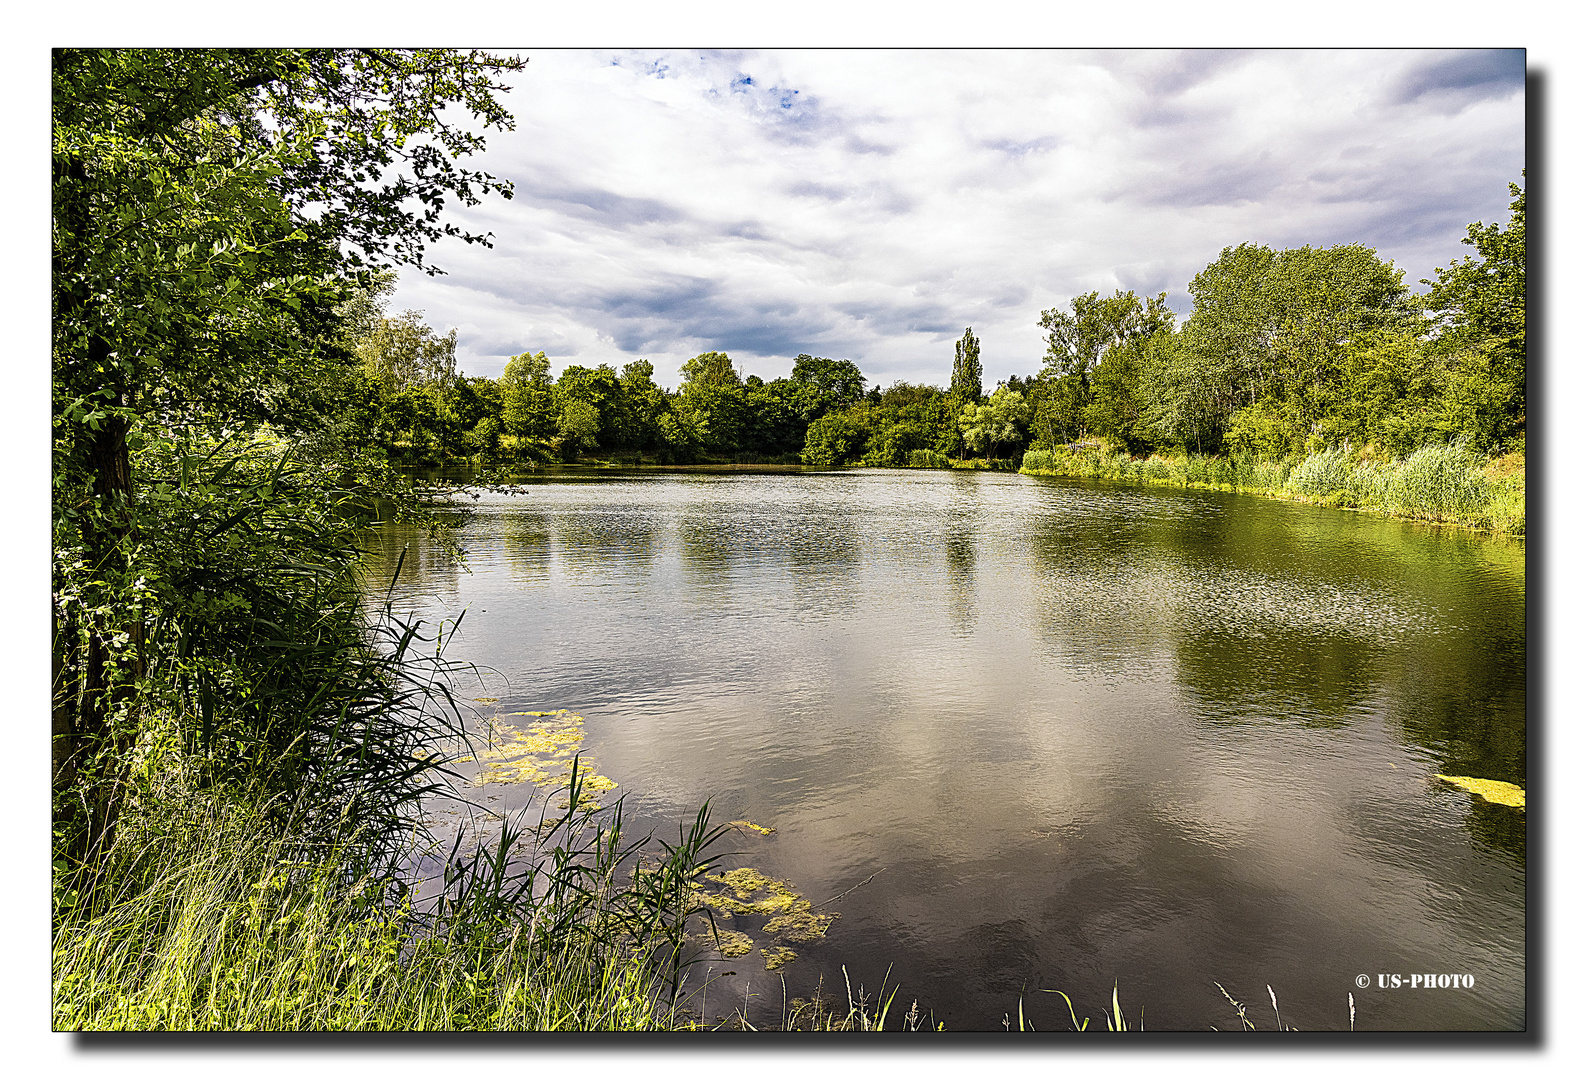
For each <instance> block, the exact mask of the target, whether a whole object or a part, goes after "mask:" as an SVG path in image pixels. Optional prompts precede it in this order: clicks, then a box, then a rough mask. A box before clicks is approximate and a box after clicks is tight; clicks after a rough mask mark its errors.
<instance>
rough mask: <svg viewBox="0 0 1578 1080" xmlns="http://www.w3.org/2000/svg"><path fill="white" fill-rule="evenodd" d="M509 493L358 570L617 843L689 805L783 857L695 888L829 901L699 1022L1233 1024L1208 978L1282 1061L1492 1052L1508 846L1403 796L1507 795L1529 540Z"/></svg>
mask: <svg viewBox="0 0 1578 1080" xmlns="http://www.w3.org/2000/svg"><path fill="white" fill-rule="evenodd" d="M519 482H520V483H521V484H522V485H523V488H522V490H521V492H520V493H519V494H514V495H510V494H503V493H499V492H493V491H487V490H481V489H479V490H477V491H476V494H477V496H478V497H477V498H475V499H472V498H470V497H463V498H462V500H461V501H462V502H464V503H465V504H467V505H468V506H469V507H470V508H471V511H472V513H471V514H470V516H469V518H468V520H467V521H466V523H465V524H464V526H463V527H462V528H461V529H460V531H459V542H460V545H461V547H462V548H464V549H465V551H466V555H465V558H464V561H463V562H457V561H456V560H455V559H454V558H452V557H450V556H447V555H445V554H444V552H443V551H442V550H441V549H439V548H437V547H429V546H427V545H425V544H424V543H423V541H422V539H421V537H420V536H418V535H415V534H413V533H412V532H411V531H410V530H407V529H402V528H400V527H395V526H389V527H385V528H384V529H382V530H381V531H380V532H379V533H378V534H377V536H376V537H375V538H374V541H373V545H372V546H373V557H372V563H371V566H372V568H373V573H374V575H375V578H376V577H377V576H378V575H382V580H383V581H384V582H385V583H386V582H387V573H388V571H389V569H390V568H392V566H393V560H394V558H395V557H397V555H398V552H399V551H400V550H401V549H402V548H404V547H405V546H406V545H407V544H409V545H410V547H409V553H408V555H407V558H406V564H405V567H404V569H403V571H402V574H401V576H400V579H399V581H398V582H397V583H396V586H395V593H394V595H395V596H396V598H397V608H398V609H400V610H404V611H410V612H414V613H416V614H418V615H420V616H421V617H423V618H424V619H427V620H429V621H430V622H435V621H437V620H441V619H451V620H452V619H454V618H455V617H456V616H457V615H459V614H460V613H461V612H462V611H464V612H465V615H464V619H463V621H462V622H461V625H460V629H459V632H458V633H457V634H456V635H455V636H454V637H453V639H452V640H451V641H450V642H449V643H448V645H447V646H446V653H447V655H448V656H449V657H450V658H451V659H457V660H463V661H466V662H469V663H473V664H475V665H476V666H477V669H478V672H479V675H480V681H475V680H473V681H468V682H467V683H466V684H465V685H462V686H460V687H459V693H460V694H461V696H463V697H471V698H477V697H491V698H497V699H498V700H497V702H496V703H495V702H487V703H484V704H481V705H478V706H477V708H479V709H480V710H482V711H483V712H484V714H486V713H488V712H490V711H493V712H499V713H508V712H521V711H552V710H558V709H568V710H572V711H573V712H575V713H577V714H579V715H580V716H582V717H584V718H585V728H584V730H585V740H584V750H585V752H586V753H587V754H588V755H589V756H590V757H591V758H592V759H594V761H595V767H596V769H597V771H598V772H600V773H602V774H603V775H605V776H607V777H610V778H612V779H613V780H614V781H616V782H617V783H618V784H619V788H618V789H617V791H616V792H615V794H616V795H623V796H624V797H625V800H626V808H627V810H628V811H630V812H631V813H632V814H633V816H634V817H635V818H637V819H638V820H639V821H640V822H642V823H643V825H644V826H655V827H658V828H659V829H660V834H662V835H668V836H672V835H673V833H674V832H675V831H676V830H677V829H678V827H679V824H680V823H681V821H682V820H684V819H686V818H688V817H690V816H691V815H693V814H694V812H695V810H696V808H697V807H698V806H699V805H700V804H701V803H702V801H703V800H710V803H711V808H712V817H713V820H714V821H717V822H722V821H728V820H731V819H743V820H748V821H750V822H753V823H757V824H759V825H761V826H764V827H767V828H771V829H773V830H775V831H774V832H773V833H772V834H771V835H766V836H763V835H758V834H756V833H754V832H743V833H740V834H736V835H731V836H730V837H729V838H728V841H727V843H726V844H725V845H724V847H725V849H726V850H729V851H733V852H736V853H737V854H734V855H732V856H730V857H728V858H726V859H723V860H721V863H720V865H721V866H724V867H736V866H749V867H752V868H756V869H758V870H760V871H761V873H762V874H764V875H768V876H770V877H773V878H777V879H782V880H785V881H788V882H791V883H792V884H793V888H794V889H795V891H796V892H797V893H799V894H800V895H803V896H805V897H807V898H809V899H811V900H812V901H813V902H816V903H821V902H822V901H823V900H825V899H826V898H830V897H834V896H836V895H838V894H840V893H846V891H847V894H846V895H844V896H842V897H841V898H840V899H838V900H837V901H836V902H834V903H832V904H831V905H828V906H827V907H826V908H825V910H827V911H830V912H831V911H836V912H837V913H838V918H837V919H836V920H834V921H833V922H832V924H831V926H830V928H829V929H828V930H827V933H826V935H825V937H823V938H821V939H820V940H817V941H813V942H809V943H795V944H793V945H792V946H791V947H792V948H793V950H794V952H795V953H796V954H797V957H798V958H797V959H796V960H794V961H793V962H792V963H789V964H788V965H786V966H785V967H783V968H781V969H780V970H777V971H768V970H766V969H765V967H764V959H763V953H762V952H761V949H762V948H767V947H770V946H776V945H780V944H783V943H782V942H781V941H778V940H773V939H771V936H770V935H762V934H761V933H760V932H759V931H753V930H749V929H748V930H747V933H748V935H749V936H750V937H751V938H752V939H753V940H752V942H751V944H752V946H753V951H752V952H751V953H749V954H748V955H745V956H741V957H738V958H735V959H723V958H719V959H716V960H714V961H712V962H710V963H704V964H702V965H700V966H699V967H698V968H697V969H695V970H696V975H697V976H698V977H699V976H701V975H702V974H703V973H704V972H705V971H706V970H707V969H708V968H709V967H710V969H711V971H712V973H713V974H714V975H717V974H718V973H719V972H723V971H732V972H736V974H735V975H733V976H730V977H727V978H723V979H720V980H719V981H718V982H716V983H714V984H713V985H712V986H710V987H709V989H708V991H707V999H706V1012H707V1016H708V1018H709V1019H710V1018H711V1017H713V1016H714V1015H717V1016H721V1015H724V1014H726V1013H727V1012H728V1011H730V1010H732V1009H734V1008H737V1007H739V1006H740V1005H741V1004H742V1003H746V1004H748V1008H749V1011H750V1014H751V1015H752V1016H753V1017H757V1018H765V1019H763V1022H764V1023H769V1024H770V1023H771V1022H772V1019H773V1018H774V1017H777V1016H779V1015H780V1014H781V1011H782V1008H783V1002H784V995H785V993H787V994H788V996H790V997H796V996H798V997H809V996H810V994H811V993H812V991H814V990H815V989H816V987H817V984H818V980H819V979H820V980H824V981H825V985H826V991H827V993H828V994H829V996H833V995H834V992H835V991H836V997H837V1000H840V1001H842V1000H843V997H844V993H845V991H844V974H843V972H844V969H847V971H848V975H849V978H850V980H851V981H852V982H853V983H854V985H855V986H856V987H857V988H858V987H860V986H861V985H864V986H865V988H866V989H867V991H868V992H873V991H875V990H876V989H877V988H878V987H879V986H880V985H882V984H883V983H884V981H886V985H887V986H888V987H889V988H890V989H891V988H892V986H893V985H894V984H895V983H897V984H898V985H899V987H900V989H899V993H898V998H897V999H896V1000H895V1005H894V1010H895V1012H898V1011H901V1010H902V1009H906V1008H908V1007H909V1004H910V1002H911V1001H912V1000H918V1002H919V1008H920V1013H921V1015H922V1017H926V1016H928V1015H929V1016H930V1017H932V1018H933V1019H934V1020H940V1021H942V1022H943V1023H944V1024H945V1025H946V1026H947V1027H948V1028H950V1029H972V1028H986V1029H991V1028H997V1029H1001V1027H1002V1024H1003V1017H1004V1014H1011V1016H1012V1018H1013V1024H1014V1026H1015V1027H1017V1026H1018V1008H1019V1002H1020V998H1021V995H1023V998H1024V1008H1025V1014H1026V1017H1027V1018H1028V1020H1029V1021H1030V1022H1031V1023H1033V1024H1034V1025H1035V1026H1036V1027H1037V1029H1040V1030H1046V1029H1061V1028H1066V1027H1067V1026H1068V1022H1069V1015H1068V1008H1067V1006H1066V1005H1065V1004H1064V1003H1063V1000H1062V999H1061V998H1059V997H1058V996H1057V995H1056V994H1052V993H1045V992H1043V991H1050V990H1058V991H1062V992H1064V993H1066V994H1068V995H1069V996H1070V997H1071V998H1072V999H1073V1001H1074V1004H1075V1006H1076V1008H1077V1009H1078V1010H1079V1013H1080V1016H1081V1017H1084V1016H1092V1017H1093V1019H1092V1021H1091V1025H1092V1027H1096V1028H1104V1027H1105V1020H1104V1018H1103V1014H1102V1007H1103V1006H1104V1005H1110V1002H1111V996H1112V990H1113V984H1114V981H1116V982H1117V984H1118V985H1119V988H1120V993H1121V1000H1122V1004H1123V1008H1124V1011H1125V1013H1126V1014H1128V1016H1129V1018H1130V1019H1131V1021H1133V1020H1134V1019H1135V1018H1136V1017H1137V1016H1138V1015H1139V1013H1140V1010H1141V1008H1142V1007H1143V1010H1144V1023H1145V1027H1146V1028H1148V1029H1169V1028H1186V1029H1205V1028H1207V1027H1210V1026H1212V1025H1214V1026H1216V1027H1219V1028H1223V1029H1229V1028H1234V1029H1236V1028H1237V1027H1239V1019H1238V1016H1237V1014H1236V1012H1235V1011H1234V1009H1233V1007H1232V1005H1231V1004H1230V1003H1229V1002H1228V1001H1227V1000H1226V999H1225V997H1224V996H1223V993H1222V991H1221V990H1220V989H1219V988H1218V985H1217V984H1220V985H1221V987H1224V988H1226V990H1227V991H1229V992H1231V993H1232V994H1233V996H1234V997H1235V998H1237V999H1238V1000H1239V1001H1241V1002H1244V1003H1245V1004H1246V1005H1247V1007H1248V1009H1249V1018H1250V1020H1251V1021H1252V1022H1255V1023H1256V1024H1257V1026H1259V1027H1262V1028H1264V1027H1267V1026H1275V1025H1274V1021H1273V1018H1272V1012H1271V1007H1270V1001H1269V998H1268V996H1267V993H1266V986H1267V984H1269V985H1270V986H1271V987H1272V988H1273V989H1274V990H1275V992H1276V995H1277V1001H1278V1005H1279V1007H1280V1011H1281V1015H1282V1018H1283V1020H1284V1021H1286V1022H1287V1023H1290V1024H1292V1025H1294V1026H1296V1027H1299V1028H1300V1029H1304V1030H1314V1029H1337V1028H1341V1029H1346V1028H1347V1026H1348V1023H1349V1015H1348V1008H1349V1003H1348V995H1349V994H1350V993H1352V994H1353V997H1354V1003H1355V1009H1356V1011H1357V1020H1356V1026H1357V1027H1358V1028H1360V1029H1370V1030H1375V1029H1447V1030H1455V1029H1521V1028H1522V1027H1523V1025H1524V1017H1525V985H1524V980H1525V964H1524V948H1525V921H1524V902H1525V868H1524V824H1523V813H1522V811H1521V810H1517V809H1512V808H1509V807H1505V806H1500V805H1496V804H1492V803H1487V802H1486V801H1484V800H1483V799H1481V798H1479V797H1478V796H1474V795H1470V794H1468V793H1467V792H1465V791H1462V790H1460V789H1458V788H1456V787H1453V786H1450V785H1448V784H1445V783H1443V782H1441V781H1439V780H1437V779H1435V776H1436V774H1438V773H1442V774H1447V775H1452V776H1472V777H1480V778H1486V779H1493V780H1503V781H1509V782H1511V783H1514V784H1517V785H1519V786H1523V785H1524V710H1525V632H1524V549H1523V543H1522V541H1521V540H1511V539H1504V538H1497V537H1490V536H1485V535H1479V534H1474V533H1471V532H1468V531H1465V530H1454V529H1442V528H1437V527H1432V526H1427V525H1421V524H1417V523H1409V522H1399V521H1390V520H1385V519H1381V518H1378V517H1373V516H1369V515H1364V514H1357V513H1351V512H1343V511H1338V510H1327V509H1320V508H1316V507H1310V506H1304V505H1299V504H1292V503H1282V502H1276V501H1272V500H1267V499H1259V498H1254V497H1250V496H1238V495H1232V494H1224V493H1215V492H1201V491H1182V490H1173V489H1165V488H1140V487H1126V486H1120V485H1112V484H1098V483H1093V482H1082V481H1075V480H1062V479H1051V478H1042V477H1027V476H1019V475H1013V474H1005V473H976V472H963V471H957V472H946V471H922V470H876V469H869V470H868V469H861V470H848V471H831V472H804V473H800V472H796V471H778V472H753V471H749V470H722V471H718V472H705V471H689V472H663V471H656V470H626V471H591V470H585V471H576V470H573V469H564V470H557V471H546V472H544V473H541V474H538V475H535V476H528V477H524V478H519ZM484 790H485V791H487V796H486V797H487V798H488V799H491V800H492V801H491V802H488V803H487V805H489V806H492V807H495V808H512V807H519V806H522V805H525V803H526V795H527V790H526V789H525V787H524V786H522V785H504V786H503V787H502V788H501V787H500V785H490V787H489V788H488V789H484ZM873 875H874V876H873ZM868 879H869V880H868ZM1392 974H1397V975H1400V976H1401V980H1400V981H1401V983H1402V985H1401V986H1399V987H1392V986H1390V985H1387V986H1385V987H1384V988H1383V987H1381V986H1378V985H1377V979H1378V976H1382V975H1386V976H1390V975H1392ZM1425 974H1431V975H1435V974H1448V975H1452V974H1457V975H1472V977H1473V980H1474V983H1473V986H1472V988H1467V987H1463V986H1461V985H1459V986H1458V987H1455V988H1454V987H1448V988H1446V989H1440V988H1428V987H1426V986H1424V985H1423V984H1422V983H1421V985H1418V986H1413V985H1411V981H1410V980H1411V977H1412V976H1414V975H1421V976H1422V975H1425ZM1361 975H1362V976H1364V977H1365V978H1366V980H1367V981H1368V983H1369V985H1368V986H1366V987H1363V988H1361V987H1359V986H1358V985H1357V981H1358V979H1359V977H1360V976H1361ZM1379 981H1380V982H1382V983H1386V982H1388V980H1387V979H1380V980H1379ZM747 996H748V1000H747ZM697 1004H698V1006H699V1000H698V1002H697Z"/></svg>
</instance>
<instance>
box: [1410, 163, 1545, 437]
mask: <svg viewBox="0 0 1578 1080" xmlns="http://www.w3.org/2000/svg"><path fill="white" fill-rule="evenodd" d="M1507 186H1508V189H1509V190H1510V191H1511V192H1512V202H1511V204H1510V205H1509V207H1508V210H1509V212H1510V217H1509V219H1508V221H1507V227H1506V228H1505V229H1503V228H1502V227H1501V226H1499V225H1497V224H1496V223H1494V222H1492V223H1491V224H1490V225H1485V224H1484V223H1482V222H1478V221H1476V222H1475V223H1474V224H1472V225H1470V226H1469V227H1468V236H1466V237H1464V239H1463V243H1464V244H1467V245H1469V246H1471V247H1473V248H1474V249H1475V251H1476V252H1477V254H1478V256H1479V257H1478V258H1477V259H1476V258H1473V257H1468V258H1465V259H1463V260H1462V261H1461V262H1459V261H1457V260H1454V261H1453V262H1452V264H1451V265H1450V266H1448V267H1447V268H1445V269H1439V268H1438V269H1437V270H1436V280H1435V281H1434V282H1432V283H1430V284H1431V288H1430V295H1429V296H1428V297H1426V299H1425V305H1426V306H1427V307H1428V308H1430V310H1431V311H1434V312H1436V314H1437V317H1438V320H1439V323H1440V325H1441V327H1442V330H1443V332H1444V336H1445V337H1446V339H1447V341H1448V342H1449V343H1451V344H1455V345H1467V346H1468V347H1471V348H1474V349H1476V350H1479V351H1481V352H1483V353H1485V354H1487V356H1488V363H1487V365H1486V368H1487V370H1486V373H1485V377H1486V380H1487V381H1488V382H1490V383H1493V384H1495V385H1496V386H1497V391H1496V393H1497V396H1504V397H1505V399H1506V404H1505V406H1504V408H1505V410H1506V411H1507V413H1508V414H1509V415H1510V417H1511V418H1512V420H1511V423H1510V425H1509V426H1510V427H1511V428H1512V429H1513V431H1514V432H1515V433H1517V434H1520V435H1521V432H1522V425H1523V414H1524V409H1525V393H1526V391H1525V379H1524V363H1525V340H1524V325H1523V324H1524V289H1525V284H1524V264H1525V254H1524V205H1525V204H1524V193H1523V190H1522V189H1521V188H1520V187H1519V186H1518V185H1517V184H1509V185H1507ZM1511 438H1512V434H1511V433H1509V434H1508V435H1507V436H1506V437H1505V439H1506V440H1507V441H1508V442H1509V445H1510V440H1511Z"/></svg>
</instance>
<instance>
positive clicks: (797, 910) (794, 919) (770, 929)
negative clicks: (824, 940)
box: [693, 866, 838, 969]
mask: <svg viewBox="0 0 1578 1080" xmlns="http://www.w3.org/2000/svg"><path fill="white" fill-rule="evenodd" d="M706 880H707V881H710V882H713V883H714V884H716V885H719V886H722V888H719V889H717V890H715V891H709V890H706V889H699V890H697V891H696V892H695V893H693V898H694V900H695V902H696V903H697V904H698V905H701V906H703V907H705V908H707V909H708V910H710V911H712V912H713V913H714V914H715V915H717V916H721V917H723V918H732V917H735V916H756V917H758V918H766V919H767V922H766V923H765V924H764V925H763V926H762V930H763V932H765V933H768V934H772V935H775V936H777V937H778V938H779V939H780V941H779V943H778V944H777V945H776V946H775V947H773V948H766V947H764V948H763V949H762V955H763V956H765V957H766V958H767V961H768V963H767V966H768V968H769V969H777V968H780V967H782V966H783V965H785V964H787V963H790V962H791V961H793V960H794V959H795V952H794V950H793V949H789V948H785V947H784V946H783V944H782V942H783V941H794V942H808V941H816V940H818V939H820V938H821V937H823V936H824V935H825V934H826V933H827V930H828V927H829V926H831V925H832V923H833V920H834V919H836V918H838V914H837V913H836V912H831V913H829V914H826V915H819V914H817V913H816V912H815V911H813V910H812V907H811V901H809V900H807V899H806V898H805V897H803V896H801V895H800V894H799V893H797V892H795V890H794V886H793V884H792V883H790V882H788V881H780V880H779V879H777V878H772V877H768V876H767V875H766V874H764V873H762V872H761V871H760V870H757V869H756V868H754V867H750V866H742V867H739V868H738V869H735V870H729V871H725V872H724V873H721V874H708V875H707V876H706ZM725 933H730V934H734V933H738V931H722V930H719V931H718V934H719V937H720V939H721V938H722V936H723V935H724V934H725ZM741 936H742V937H743V936H744V935H741ZM720 951H722V948H721V946H720ZM723 955H725V956H733V955H736V954H732V953H729V952H724V953H723Z"/></svg>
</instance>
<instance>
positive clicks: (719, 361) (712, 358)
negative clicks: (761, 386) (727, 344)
mask: <svg viewBox="0 0 1578 1080" xmlns="http://www.w3.org/2000/svg"><path fill="white" fill-rule="evenodd" d="M679 371H680V375H681V376H682V377H683V378H682V380H681V383H680V393H682V394H683V393H684V392H685V391H686V390H687V389H690V388H693V387H701V386H740V385H741V382H740V373H739V372H738V371H736V370H735V369H734V361H732V360H730V359H729V354H728V353H721V352H704V353H702V354H701V355H699V356H693V357H691V358H690V359H689V360H686V361H685V362H684V363H683V364H681V365H680V369H679Z"/></svg>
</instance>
